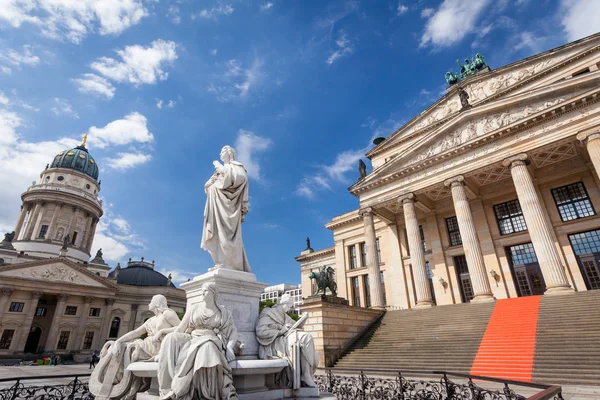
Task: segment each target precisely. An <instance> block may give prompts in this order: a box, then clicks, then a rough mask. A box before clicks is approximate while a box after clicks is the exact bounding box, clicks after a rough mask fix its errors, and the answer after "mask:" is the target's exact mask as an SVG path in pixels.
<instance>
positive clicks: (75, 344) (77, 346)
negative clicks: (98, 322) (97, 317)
mask: <svg viewBox="0 0 600 400" xmlns="http://www.w3.org/2000/svg"><path fill="white" fill-rule="evenodd" d="M92 300H94V298H93V297H91V296H86V297H85V302H84V304H83V308H82V309H81V314H80V315H79V322H78V323H77V332H75V338H74V339H75V340H72V341H71V345H70V346H69V349H70V350H81V349H82V348H83V343H82V339H83V334H84V333H85V324H86V323H87V319H88V316H89V314H90V305H91V304H92Z"/></svg>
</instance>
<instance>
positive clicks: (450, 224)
mask: <svg viewBox="0 0 600 400" xmlns="http://www.w3.org/2000/svg"><path fill="white" fill-rule="evenodd" d="M446 228H448V238H449V239H450V246H460V245H461V244H462V238H461V237H460V231H459V230H458V220H457V219H456V216H454V217H450V218H446Z"/></svg>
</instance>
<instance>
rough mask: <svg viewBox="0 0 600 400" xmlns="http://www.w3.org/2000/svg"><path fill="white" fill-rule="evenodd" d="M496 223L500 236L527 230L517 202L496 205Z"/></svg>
mask: <svg viewBox="0 0 600 400" xmlns="http://www.w3.org/2000/svg"><path fill="white" fill-rule="evenodd" d="M494 213H495V214H496V221H498V228H499V229H500V234H501V235H508V234H510V233H515V232H522V231H526V230H527V224H526V223H525V218H523V211H522V210H521V204H519V200H512V201H507V202H506V203H501V204H496V205H495V206H494Z"/></svg>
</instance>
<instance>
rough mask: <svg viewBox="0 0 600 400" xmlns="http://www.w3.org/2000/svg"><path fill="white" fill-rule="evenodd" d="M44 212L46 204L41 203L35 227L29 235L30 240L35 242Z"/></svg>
mask: <svg viewBox="0 0 600 400" xmlns="http://www.w3.org/2000/svg"><path fill="white" fill-rule="evenodd" d="M45 210H46V203H45V202H42V204H41V205H40V210H39V212H38V216H37V217H36V221H35V225H34V228H33V232H32V233H31V240H36V239H37V238H38V235H39V233H40V229H41V225H42V217H43V216H44V211H45Z"/></svg>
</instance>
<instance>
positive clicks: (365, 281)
mask: <svg viewBox="0 0 600 400" xmlns="http://www.w3.org/2000/svg"><path fill="white" fill-rule="evenodd" d="M363 284H364V289H365V302H366V303H367V304H366V305H367V307H371V291H370V290H369V275H363Z"/></svg>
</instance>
